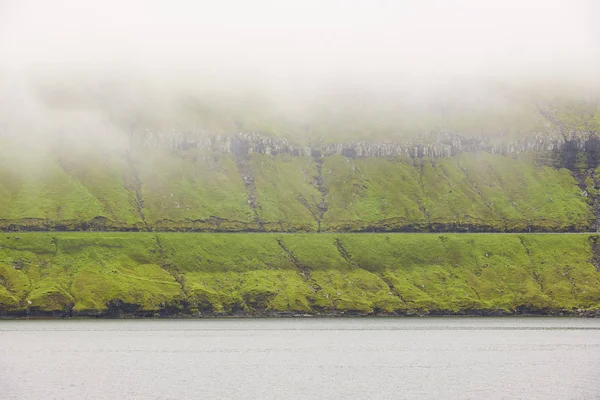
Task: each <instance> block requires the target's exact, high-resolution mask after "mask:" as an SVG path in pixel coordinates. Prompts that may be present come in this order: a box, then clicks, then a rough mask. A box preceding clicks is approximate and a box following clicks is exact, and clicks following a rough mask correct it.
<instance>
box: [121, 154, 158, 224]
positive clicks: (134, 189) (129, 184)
mask: <svg viewBox="0 0 600 400" xmlns="http://www.w3.org/2000/svg"><path fill="white" fill-rule="evenodd" d="M126 160H127V165H128V166H129V171H130V175H129V176H128V177H125V179H124V185H125V189H126V190H127V191H129V192H131V193H133V202H134V207H135V211H136V212H137V214H138V215H139V217H140V219H141V220H142V223H143V224H144V226H145V227H146V230H147V231H148V232H152V227H151V226H150V225H148V222H147V221H146V216H145V215H144V199H143V198H142V181H141V180H140V177H139V175H138V171H137V169H136V168H135V166H134V163H133V160H132V159H131V157H130V155H129V154H128V155H127V158H126Z"/></svg>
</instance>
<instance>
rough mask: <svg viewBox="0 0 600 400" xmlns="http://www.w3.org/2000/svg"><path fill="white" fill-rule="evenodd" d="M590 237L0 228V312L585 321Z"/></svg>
mask: <svg viewBox="0 0 600 400" xmlns="http://www.w3.org/2000/svg"><path fill="white" fill-rule="evenodd" d="M599 240H600V239H599V237H598V236H596V235H587V234H548V235H545V234H532V235H527V234H521V235H519V234H485V235H481V234H478V235H475V234H318V235H315V234H312V235H311V234H243V233H239V234H214V233H213V234H190V233H157V234H155V233H51V232H48V233H5V234H3V235H2V237H1V238H0V314H2V315H26V314H27V315H57V316H58V315H122V314H125V315H128V314H129V315H177V314H185V315H199V314H201V315H233V314H237V315H239V314H246V315H282V314H283V315H286V314H290V313H291V314H427V313H436V314H439V313H442V314H455V313H471V314H481V313H483V314H506V313H523V312H525V313H549V314H552V313H560V312H562V313H567V314H570V313H585V312H589V313H592V312H597V310H599V309H600V273H599V272H598V271H599V269H600V266H599V265H600V264H599V261H598V260H599V259H600V254H599V253H598V251H600V250H599V247H600V243H599Z"/></svg>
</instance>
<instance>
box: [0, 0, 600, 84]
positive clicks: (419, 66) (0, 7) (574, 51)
mask: <svg viewBox="0 0 600 400" xmlns="http://www.w3.org/2000/svg"><path fill="white" fill-rule="evenodd" d="M599 4H600V2H597V1H594V0H564V1H558V0H520V1H517V0H502V1H496V0H491V1H481V0H479V1H477V0H454V1H450V0H448V1H444V0H430V1H426V0H423V1H418V0H406V1H401V0H396V1H394V0H379V1H377V0H371V1H368V0H364V1H361V0H346V1H342V0H329V1H328V0H322V1H317V0H300V1H296V0H294V1H275V0H273V1H269V0H252V1H241V0H237V1H236V0H220V1H219V0H211V1H205V0H198V1H183V0H180V1H175V0H174V1H167V0H165V1H156V0H154V1H152V0H150V1H138V0H129V1H127V0H121V1H115V0H103V1H98V0H94V1H76V0H62V1H61V0H56V1H44V0H39V1H28V0H22V1H18V0H14V1H13V0H0V66H3V67H5V68H6V67H8V68H10V69H11V70H24V69H29V68H38V69H39V68H46V67H48V68H50V67H54V68H66V69H75V70H76V69H77V68H82V69H90V68H92V69H100V70H109V71H111V70H115V71H116V70H119V69H123V68H129V70H136V71H143V72H144V73H146V74H150V75H151V74H153V73H157V74H166V75H169V74H172V75H174V76H178V75H179V77H181V76H192V75H196V76H201V75H203V74H205V75H210V74H213V75H221V76H225V77H229V78H231V79H247V78H255V77H262V78H264V79H271V80H274V81H281V80H283V81H288V82H293V81H297V80H299V81H304V80H306V81H310V80H314V81H319V80H321V79H325V80H328V79H337V80H341V81H344V80H352V81H360V82H365V83H377V82H380V81H385V82H389V81H390V80H393V79H400V80H401V79H406V78H407V77H408V78H410V79H413V80H415V79H417V80H421V81H427V80H429V79H439V78H442V79H443V78H445V77H453V76H456V75H460V76H481V77H490V76H491V77H507V78H512V77H516V76H520V77H523V76H538V77H539V76H549V77H552V76H569V75H570V76H581V75H587V74H589V75H592V74H595V73H596V72H595V71H599V70H600V62H599V59H600V28H599V26H600V23H599V22H598V21H600V6H599Z"/></svg>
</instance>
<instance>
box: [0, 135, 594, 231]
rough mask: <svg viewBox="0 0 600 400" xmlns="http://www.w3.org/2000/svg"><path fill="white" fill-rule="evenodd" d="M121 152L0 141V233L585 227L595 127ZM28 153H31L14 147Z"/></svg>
mask: <svg viewBox="0 0 600 400" xmlns="http://www.w3.org/2000/svg"><path fill="white" fill-rule="evenodd" d="M130 139H131V143H130V146H131V147H130V148H129V149H124V150H122V151H111V152H107V153H102V152H101V151H96V149H87V150H78V151H72V150H71V149H68V148H66V147H65V148H61V147H55V148H54V149H53V150H52V152H48V151H44V150H40V149H38V150H35V149H34V148H31V149H28V150H26V151H24V150H23V149H22V148H17V147H15V146H14V145H11V143H10V142H9V141H4V142H3V143H2V144H3V146H2V147H1V148H0V153H1V156H2V157H1V158H0V167H1V169H2V172H1V173H0V205H1V207H0V229H4V230H23V229H24V230H134V231H148V230H154V231H278V232H294V231H306V232H316V231H340V232H342V231H354V232H356V231H359V232H360V231H420V232H428V231H449V232H451V231H459V232H468V231H471V232H473V231H488V232H530V231H569V232H571V231H590V230H596V228H597V226H598V222H597V215H600V214H599V213H598V211H600V201H599V200H598V191H599V190H600V184H598V180H597V178H596V176H597V173H596V168H597V166H598V160H599V153H598V150H600V141H599V140H598V137H597V136H596V135H595V134H594V133H590V132H573V133H569V134H562V133H559V132H557V133H556V134H555V135H554V136H552V135H540V136H539V137H538V136H536V135H530V136H528V137H527V138H525V139H523V141H521V142H514V143H510V142H508V143H503V142H501V141H498V138H495V139H494V140H496V142H494V141H493V140H492V139H491V138H488V139H485V138H472V137H471V138H466V137H463V136H460V135H457V134H450V133H441V134H437V135H433V134H428V135H422V136H420V137H418V138H414V139H413V141H412V142H410V143H409V142H406V143H400V142H395V143H392V142H364V141H356V142H347V143H327V142H324V141H320V142H318V143H308V144H306V145H302V144H299V143H295V142H293V141H291V140H290V139H286V138H279V137H275V136H268V135H262V134H256V133H240V134H236V135H229V136H227V135H216V136H210V135H204V134H201V133H192V132H188V133H181V134H173V133H169V134H167V133H165V134H157V133H151V132H146V133H145V134H144V135H138V134H132V135H131V137H130ZM22 154H26V158H25V157H23V156H22Z"/></svg>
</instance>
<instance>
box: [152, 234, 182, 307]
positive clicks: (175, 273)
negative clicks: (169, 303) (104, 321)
mask: <svg viewBox="0 0 600 400" xmlns="http://www.w3.org/2000/svg"><path fill="white" fill-rule="evenodd" d="M154 241H155V242H156V247H157V248H158V262H159V265H160V267H161V268H162V269H164V270H165V271H167V272H168V273H169V275H171V276H172V277H173V279H175V282H177V283H178V284H179V286H181V292H182V293H183V298H184V299H185V300H184V301H185V302H187V299H188V292H187V290H186V287H185V275H184V274H182V273H181V272H179V269H178V268H177V266H176V265H173V264H171V263H169V262H167V259H166V257H165V253H166V251H165V249H164V248H163V245H162V242H161V241H160V238H159V237H158V235H156V234H155V235H154Z"/></svg>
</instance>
